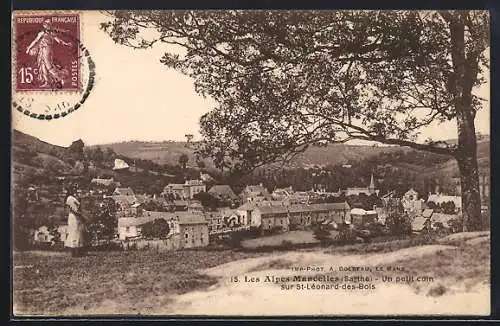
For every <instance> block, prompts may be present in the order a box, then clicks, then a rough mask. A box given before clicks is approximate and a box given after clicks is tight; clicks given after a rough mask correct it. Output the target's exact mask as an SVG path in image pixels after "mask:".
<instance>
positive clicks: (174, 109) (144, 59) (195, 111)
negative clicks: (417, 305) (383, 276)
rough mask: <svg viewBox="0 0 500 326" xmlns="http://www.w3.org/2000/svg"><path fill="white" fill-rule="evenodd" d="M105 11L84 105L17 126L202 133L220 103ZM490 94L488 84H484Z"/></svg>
mask: <svg viewBox="0 0 500 326" xmlns="http://www.w3.org/2000/svg"><path fill="white" fill-rule="evenodd" d="M106 19H107V17H106V16H104V15H103V14H102V13H99V12H96V11H94V12H91V11H87V12H84V13H82V18H81V21H82V27H81V40H82V43H83V44H84V45H85V46H86V47H87V48H88V49H89V51H90V54H91V56H92V58H93V60H94V62H95V63H96V77H95V86H94V89H93V90H92V92H91V94H90V96H89V97H88V99H87V100H86V102H85V103H84V104H83V105H82V107H81V108H80V109H79V110H77V111H75V112H73V113H71V114H69V115H68V116H66V117H64V118H61V119H56V120H52V121H44V120H37V119H33V118H29V117H27V116H25V115H23V114H22V113H19V112H17V111H16V110H13V113H12V114H13V115H12V124H13V127H14V128H15V129H17V130H19V131H21V132H24V133H27V134H29V135H32V136H35V137H37V138H40V139H41V140H43V141H46V142H49V143H51V144H55V145H60V146H69V145H70V144H71V142H72V141H74V140H77V139H82V140H83V142H84V143H85V144H87V145H96V144H106V143H113V142H122V141H129V140H141V141H165V140H175V141H183V140H185V139H186V138H185V134H193V135H194V139H195V140H198V139H199V138H200V136H199V124H198V121H199V118H200V117H201V115H203V114H204V113H206V112H208V111H209V110H210V109H211V108H213V107H215V106H216V103H215V102H214V101H213V100H211V99H205V98H202V97H201V96H200V95H198V94H197V93H196V92H195V90H194V86H193V82H192V80H191V79H190V78H189V77H187V76H184V75H182V74H180V73H179V72H176V71H175V70H173V69H169V68H167V67H165V66H164V65H163V64H161V63H160V61H159V59H160V57H161V56H162V54H163V53H164V52H165V51H166V49H167V45H165V44H158V45H157V46H155V47H153V48H152V49H148V50H136V49H132V48H129V47H126V46H121V45H117V44H115V43H114V42H113V41H112V40H111V38H110V37H109V36H107V34H105V33H104V32H103V31H101V30H100V29H99V24H100V23H101V22H103V21H105V20H106ZM479 93H480V95H481V96H482V97H486V98H489V83H488V84H485V85H483V86H482V87H481V89H479ZM489 116H490V113H489V103H486V104H485V107H484V108H483V109H482V110H480V111H479V112H478V114H477V115H476V129H477V131H478V132H481V133H482V134H489V130H490V120H489ZM456 135H457V129H456V124H455V121H451V122H448V123H445V124H440V125H434V126H431V127H429V128H427V129H426V130H423V133H422V136H421V137H420V140H424V139H427V138H429V137H431V138H432V139H434V140H438V139H443V140H445V139H453V138H456Z"/></svg>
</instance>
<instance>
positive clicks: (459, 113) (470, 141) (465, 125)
mask: <svg viewBox="0 0 500 326" xmlns="http://www.w3.org/2000/svg"><path fill="white" fill-rule="evenodd" d="M467 14H468V13H467V12H455V13H454V14H453V15H452V17H451V19H450V34H451V47H452V48H451V58H452V62H453V70H454V79H455V83H454V85H453V86H452V87H451V88H452V89H450V91H451V92H452V94H453V99H454V106H455V110H456V119H457V130H458V148H457V151H456V153H455V158H456V160H457V162H458V168H459V171H460V183H461V188H462V216H463V231H475V230H479V229H480V228H481V197H480V193H479V171H478V165H477V142H476V129H475V126H474V119H475V117H476V113H475V110H474V108H473V106H472V87H473V85H474V80H475V78H476V76H477V71H478V69H477V68H478V67H477V65H478V64H479V63H478V62H477V61H476V60H475V56H474V53H469V57H467V56H466V47H465V21H466V19H467V17H466V16H467Z"/></svg>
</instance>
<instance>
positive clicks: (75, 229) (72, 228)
mask: <svg viewBox="0 0 500 326" xmlns="http://www.w3.org/2000/svg"><path fill="white" fill-rule="evenodd" d="M76 191H77V187H76V186H75V185H70V186H69V187H68V198H67V199H66V205H67V206H68V207H69V214H68V237H67V238H66V242H65V246H66V247H68V248H70V250H71V256H73V257H77V256H82V255H83V254H84V246H85V232H86V226H85V220H84V218H83V216H82V214H81V210H80V201H79V200H78V199H77V198H76Z"/></svg>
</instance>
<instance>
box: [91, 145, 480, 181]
mask: <svg viewBox="0 0 500 326" xmlns="http://www.w3.org/2000/svg"><path fill="white" fill-rule="evenodd" d="M451 142H453V140H451ZM101 146H102V147H110V148H112V149H113V150H114V151H115V152H116V153H118V154H121V155H124V156H127V157H132V158H140V159H146V160H152V161H153V162H155V163H158V164H170V165H176V164H178V160H179V157H180V156H181V155H182V154H187V155H188V157H189V162H188V166H191V167H196V163H195V162H196V159H195V155H194V149H193V148H192V147H186V143H185V142H172V141H171V142H166V141H165V142H141V141H132V142H122V143H113V144H105V145H101ZM398 151H404V152H412V151H414V152H416V151H415V150H413V149H410V148H407V147H397V146H390V147H389V146H366V145H360V146H356V145H346V144H330V145H328V146H327V147H313V146H311V147H309V148H308V149H307V150H306V151H305V152H304V153H302V154H300V155H298V156H297V157H295V158H294V160H293V161H292V162H290V164H289V167H295V168H300V167H303V168H307V167H312V166H315V165H316V166H325V165H332V166H335V165H339V164H352V163H355V162H363V161H365V160H367V159H369V158H373V157H376V156H378V155H380V154H382V153H391V152H398ZM429 155H431V156H432V155H434V154H429ZM489 156H490V141H489V139H487V138H482V139H480V140H478V161H479V164H480V166H481V167H482V168H486V167H489V164H490V163H489V162H490V159H489ZM206 163H209V162H208V161H206ZM391 163H394V164H396V165H397V164H398V162H397V161H396V162H391ZM441 168H442V169H443V171H444V172H446V173H447V174H456V173H457V172H458V168H457V166H456V162H455V161H454V160H452V159H450V160H449V161H448V162H446V163H445V164H443V165H442V166H440V167H439V169H441ZM431 171H433V172H435V171H436V167H435V166H433V167H431ZM419 172H425V171H423V170H421V171H419Z"/></svg>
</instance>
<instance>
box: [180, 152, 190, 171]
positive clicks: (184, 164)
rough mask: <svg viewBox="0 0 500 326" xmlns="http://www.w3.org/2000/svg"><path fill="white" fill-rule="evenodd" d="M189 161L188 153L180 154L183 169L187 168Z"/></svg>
mask: <svg viewBox="0 0 500 326" xmlns="http://www.w3.org/2000/svg"><path fill="white" fill-rule="evenodd" d="M188 162H189V157H188V156H187V154H182V155H181V156H179V165H180V166H181V167H182V169H183V170H186V166H187V163H188Z"/></svg>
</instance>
